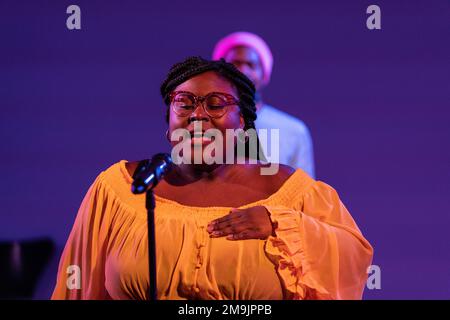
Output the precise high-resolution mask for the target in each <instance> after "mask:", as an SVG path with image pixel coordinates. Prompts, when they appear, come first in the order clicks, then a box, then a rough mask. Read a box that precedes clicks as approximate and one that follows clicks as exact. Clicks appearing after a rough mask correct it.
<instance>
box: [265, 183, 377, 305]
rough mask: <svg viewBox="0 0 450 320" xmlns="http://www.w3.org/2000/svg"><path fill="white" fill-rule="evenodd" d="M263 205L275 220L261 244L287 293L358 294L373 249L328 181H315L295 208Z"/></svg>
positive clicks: (292, 296) (358, 296)
mask: <svg viewBox="0 0 450 320" xmlns="http://www.w3.org/2000/svg"><path fill="white" fill-rule="evenodd" d="M265 207H266V208H267V210H268V211H269V213H270V216H271V219H272V222H274V223H275V225H276V229H275V234H274V236H271V237H269V238H268V239H267V242H266V248H265V249H266V252H267V254H268V256H269V257H270V258H271V259H272V261H274V263H275V264H276V266H277V270H278V274H279V276H280V278H281V280H282V282H283V285H284V287H285V290H286V294H287V298H289V299H361V298H362V293H363V290H364V287H365V284H366V279H367V273H366V272H367V268H368V267H369V265H370V264H371V261H372V256H373V249H372V247H371V245H370V244H369V242H368V241H367V240H366V239H365V238H364V237H363V235H362V234H361V231H360V230H359V228H358V226H357V225H356V223H355V222H354V220H353V218H352V217H351V215H350V213H349V212H348V211H347V209H346V208H345V206H344V205H343V203H342V202H341V201H340V199H339V197H338V195H337V193H336V191H335V190H334V189H333V188H332V187H330V186H329V185H327V184H325V183H323V182H314V183H313V184H312V185H311V187H310V188H308V190H306V192H305V193H304V195H303V203H302V204H301V205H300V206H299V207H298V208H296V209H297V210H294V209H291V208H288V207H285V206H270V205H265Z"/></svg>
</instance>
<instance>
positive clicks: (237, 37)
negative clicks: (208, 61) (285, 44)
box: [212, 32, 273, 85]
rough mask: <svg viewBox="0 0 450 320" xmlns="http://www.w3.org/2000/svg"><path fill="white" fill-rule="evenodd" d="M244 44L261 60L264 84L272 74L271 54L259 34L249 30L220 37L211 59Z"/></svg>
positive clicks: (217, 58)
mask: <svg viewBox="0 0 450 320" xmlns="http://www.w3.org/2000/svg"><path fill="white" fill-rule="evenodd" d="M239 46H245V47H250V48H252V49H253V50H255V51H256V53H257V54H258V56H259V59H260V60H261V65H262V68H263V83H264V84H265V85H266V84H268V83H269V81H270V75H271V74H272V66H273V56H272V52H271V51H270V48H269V46H268V45H267V43H266V42H265V41H264V40H263V39H262V38H261V37H259V36H257V35H256V34H254V33H250V32H234V33H232V34H229V35H228V36H226V37H225V38H222V39H221V40H220V41H219V42H218V43H217V44H216V46H215V48H214V51H213V56H212V58H213V60H219V59H220V58H225V56H226V55H227V53H228V51H229V50H230V49H232V48H234V47H239Z"/></svg>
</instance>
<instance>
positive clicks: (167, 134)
mask: <svg viewBox="0 0 450 320" xmlns="http://www.w3.org/2000/svg"><path fill="white" fill-rule="evenodd" d="M166 139H167V141H169V142H170V138H169V129H167V130H166Z"/></svg>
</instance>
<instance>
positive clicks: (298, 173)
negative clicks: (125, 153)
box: [118, 160, 312, 211]
mask: <svg viewBox="0 0 450 320" xmlns="http://www.w3.org/2000/svg"><path fill="white" fill-rule="evenodd" d="M127 162H128V161H127V160H121V161H120V162H119V163H118V165H119V170H120V171H121V173H122V175H123V176H124V177H125V180H126V182H127V184H128V185H129V186H130V187H131V183H132V182H133V178H132V177H131V176H130V174H129V172H128V170H127V168H126V166H125V164H126V163H127ZM304 176H307V175H306V174H305V173H304V172H303V171H302V170H301V169H296V170H295V172H293V173H292V174H291V175H290V176H289V177H288V178H287V179H286V180H285V181H284V182H283V184H282V185H281V187H280V188H278V190H277V191H275V192H274V193H272V194H271V195H269V196H268V197H266V198H264V199H260V200H256V201H253V202H250V203H247V204H244V205H241V206H239V207H236V208H237V209H245V208H249V207H254V206H257V205H263V204H267V203H272V202H274V200H275V199H277V198H280V197H282V198H283V199H289V198H291V196H292V193H289V192H286V191H288V190H295V193H298V192H301V190H299V184H298V182H299V181H298V180H299V179H300V180H302V179H305V177H304ZM301 178H302V179H301ZM307 178H309V177H307ZM309 179H311V178H309ZM311 180H312V179H311ZM155 201H158V202H161V203H166V204H169V205H172V206H176V207H182V208H188V209H192V210H195V211H204V210H207V211H211V210H221V211H222V210H228V209H230V208H233V207H224V206H204V207H201V206H191V205H186V204H182V203H180V202H178V201H175V200H171V199H167V198H164V197H161V196H158V195H157V194H155Z"/></svg>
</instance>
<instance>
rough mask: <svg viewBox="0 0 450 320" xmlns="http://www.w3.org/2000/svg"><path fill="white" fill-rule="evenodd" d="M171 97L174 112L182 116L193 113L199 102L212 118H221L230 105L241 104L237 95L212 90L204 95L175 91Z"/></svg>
mask: <svg viewBox="0 0 450 320" xmlns="http://www.w3.org/2000/svg"><path fill="white" fill-rule="evenodd" d="M169 97H170V103H171V107H172V110H173V112H175V113H176V114H177V115H179V116H180V117H187V116H189V115H191V114H192V113H193V112H194V110H195V109H197V105H198V104H199V103H201V104H202V107H203V110H205V112H206V113H207V114H208V115H209V116H210V117H211V118H220V117H222V116H223V115H224V114H225V113H226V112H227V110H228V106H231V105H238V104H239V101H238V100H237V99H236V98H235V97H233V96H232V95H231V94H228V93H223V92H210V93H208V94H207V95H206V96H203V97H202V96H196V95H195V94H193V93H191V92H189V91H174V92H172V93H171V94H170V95H169Z"/></svg>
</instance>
